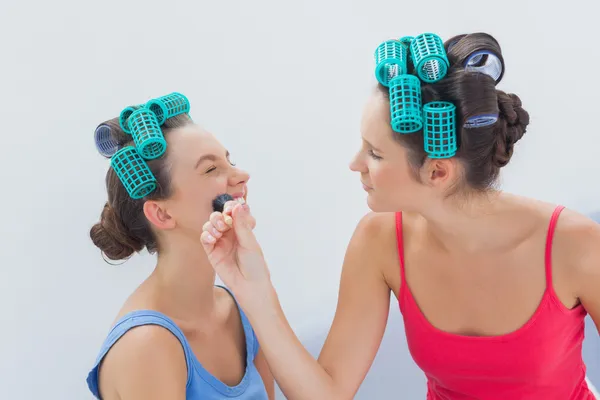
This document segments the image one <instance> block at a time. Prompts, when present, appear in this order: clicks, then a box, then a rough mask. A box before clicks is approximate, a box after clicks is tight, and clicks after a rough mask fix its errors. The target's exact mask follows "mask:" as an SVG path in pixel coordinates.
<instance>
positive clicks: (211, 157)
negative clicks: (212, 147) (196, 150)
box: [194, 151, 229, 169]
mask: <svg viewBox="0 0 600 400" xmlns="http://www.w3.org/2000/svg"><path fill="white" fill-rule="evenodd" d="M225 157H226V158H229V151H226V152H225ZM217 158H218V157H217V156H216V155H214V154H205V155H203V156H202V157H200V158H199V159H198V161H196V165H194V169H196V168H198V167H199V166H200V164H202V163H203V162H204V161H206V160H209V161H217Z"/></svg>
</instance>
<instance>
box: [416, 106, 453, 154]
mask: <svg viewBox="0 0 600 400" xmlns="http://www.w3.org/2000/svg"><path fill="white" fill-rule="evenodd" d="M423 119H424V124H425V128H424V132H423V144H424V147H425V151H426V152H427V154H428V155H429V157H430V158H450V157H453V156H454V155H456V149H457V145H456V106H455V105H454V104H452V103H449V102H446V101H433V102H431V103H427V104H425V106H424V107H423Z"/></svg>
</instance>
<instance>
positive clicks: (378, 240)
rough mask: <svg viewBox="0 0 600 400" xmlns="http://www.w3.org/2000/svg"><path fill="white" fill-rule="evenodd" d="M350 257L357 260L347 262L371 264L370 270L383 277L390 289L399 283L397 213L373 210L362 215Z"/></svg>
mask: <svg viewBox="0 0 600 400" xmlns="http://www.w3.org/2000/svg"><path fill="white" fill-rule="evenodd" d="M347 257H353V258H355V259H356V260H357V261H358V262H357V263H351V264H348V265H365V266H366V265H368V266H369V267H370V268H369V270H370V271H369V272H373V273H376V274H378V275H381V276H383V278H384V279H385V281H386V282H387V283H388V286H389V287H390V288H393V287H395V286H396V285H397V284H399V282H397V281H398V277H399V273H398V246H397V239H396V214H395V213H375V212H370V213H368V214H366V215H365V216H364V217H362V219H361V220H360V222H359V223H358V225H357V227H356V229H355V231H354V235H353V236H352V240H351V241H350V245H349V246H348V253H347ZM344 265H346V263H344ZM396 275H398V277H396Z"/></svg>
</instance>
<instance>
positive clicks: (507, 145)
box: [493, 90, 529, 168]
mask: <svg viewBox="0 0 600 400" xmlns="http://www.w3.org/2000/svg"><path fill="white" fill-rule="evenodd" d="M497 94H498V108H499V110H500V119H499V120H498V127H497V128H496V133H497V136H496V153H495V155H494V157H493V161H494V163H495V164H496V165H497V166H498V167H500V168H501V167H504V166H505V165H506V164H508V162H509V161H510V158H511V157H512V153H513V148H514V145H515V143H517V142H518V141H519V140H520V139H521V138H522V137H523V135H524V134H525V132H527V126H528V125H529V113H528V112H527V111H525V110H524V109H523V103H522V102H521V99H520V98H519V96H517V95H516V94H513V93H508V94H507V93H504V92H503V91H500V90H498V91H497Z"/></svg>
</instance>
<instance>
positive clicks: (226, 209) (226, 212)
mask: <svg viewBox="0 0 600 400" xmlns="http://www.w3.org/2000/svg"><path fill="white" fill-rule="evenodd" d="M237 204H240V200H230V201H228V202H227V203H225V205H224V206H223V220H224V221H225V223H226V224H227V225H229V226H233V219H232V217H231V213H232V211H233V208H234V207H235V206H236V205H237Z"/></svg>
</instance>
